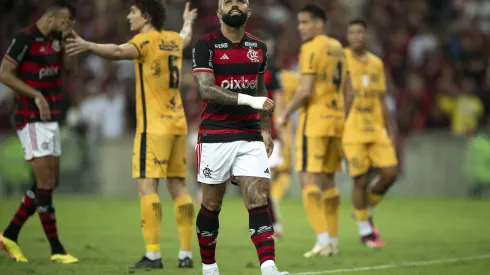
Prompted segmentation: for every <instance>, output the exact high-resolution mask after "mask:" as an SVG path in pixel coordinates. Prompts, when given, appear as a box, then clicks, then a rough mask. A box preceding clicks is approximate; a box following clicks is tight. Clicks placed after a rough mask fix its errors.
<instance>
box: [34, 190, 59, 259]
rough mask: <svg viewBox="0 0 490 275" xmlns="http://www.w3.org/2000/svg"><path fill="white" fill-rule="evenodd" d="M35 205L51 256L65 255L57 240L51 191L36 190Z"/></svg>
mask: <svg viewBox="0 0 490 275" xmlns="http://www.w3.org/2000/svg"><path fill="white" fill-rule="evenodd" d="M36 205H37V213H38V215H39V219H40V220H41V224H42V226H43V230H44V233H45V234H46V237H47V238H48V241H49V245H50V246H51V254H53V255H54V254H66V251H65V249H64V248H63V245H61V242H60V240H59V238H58V229H57V228H56V215H55V210H54V207H53V190H50V189H40V188H37V190H36Z"/></svg>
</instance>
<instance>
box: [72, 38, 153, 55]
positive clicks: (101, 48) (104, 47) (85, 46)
mask: <svg viewBox="0 0 490 275" xmlns="http://www.w3.org/2000/svg"><path fill="white" fill-rule="evenodd" d="M133 40H134V39H133ZM133 40H132V41H133ZM143 46H144V45H137V44H135V43H134V42H133V43H131V42H129V43H125V44H121V45H116V44H97V43H93V42H90V41H85V40H83V39H82V38H81V37H80V36H76V37H75V38H68V39H67V45H66V53H67V54H68V55H69V56H75V55H78V54H81V53H83V52H87V51H89V52H92V53H94V54H96V55H98V56H100V57H102V58H105V59H110V60H134V59H138V58H139V57H140V55H141V54H140V51H141V50H140V49H139V48H138V47H143Z"/></svg>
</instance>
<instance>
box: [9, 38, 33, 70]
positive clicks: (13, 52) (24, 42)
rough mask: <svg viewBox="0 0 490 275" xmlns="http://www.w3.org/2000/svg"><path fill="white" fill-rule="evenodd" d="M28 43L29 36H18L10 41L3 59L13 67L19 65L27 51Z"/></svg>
mask: <svg viewBox="0 0 490 275" xmlns="http://www.w3.org/2000/svg"><path fill="white" fill-rule="evenodd" d="M29 42H30V41H29V36H28V35H27V34H24V33H20V34H18V35H17V36H16V37H15V38H14V39H12V42H11V43H10V46H9V48H8V49H7V52H6V53H5V57H4V58H5V59H6V60H8V61H10V62H11V63H13V64H15V65H18V64H20V63H21V62H22V61H24V58H25V56H26V53H27V51H28V50H29Z"/></svg>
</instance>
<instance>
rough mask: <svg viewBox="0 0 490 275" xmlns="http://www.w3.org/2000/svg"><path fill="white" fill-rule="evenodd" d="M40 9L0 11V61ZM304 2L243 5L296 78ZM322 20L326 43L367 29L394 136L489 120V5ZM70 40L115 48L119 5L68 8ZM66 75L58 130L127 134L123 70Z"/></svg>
mask: <svg viewBox="0 0 490 275" xmlns="http://www.w3.org/2000/svg"><path fill="white" fill-rule="evenodd" d="M47 2H49V1H42V0H15V1H4V2H3V3H4V4H2V5H4V6H3V7H2V9H1V10H2V13H3V14H1V16H0V18H2V19H1V24H0V30H1V33H2V35H1V36H0V52H2V54H3V53H4V52H5V51H6V49H7V48H8V46H9V44H10V41H11V39H12V37H13V35H14V34H15V33H16V32H17V31H19V30H20V29H21V28H22V27H23V26H26V25H28V24H30V23H32V22H34V21H35V19H36V18H37V17H39V15H40V13H39V11H42V10H43V7H44V6H45V5H47V4H48V3H47ZM166 2H167V9H168V10H169V11H168V12H167V16H168V18H167V20H166V28H168V29H172V30H178V29H179V28H180V26H181V24H182V18H181V14H182V9H183V2H184V1H181V0H167V1H166ZM306 2H310V1H306V0H301V1H299V0H296V1H293V0H261V1H252V10H253V11H254V14H253V16H252V18H251V20H250V21H249V24H248V26H247V28H248V30H249V31H251V32H254V31H257V30H261V31H266V32H268V33H272V34H277V39H278V40H279V49H278V50H279V52H278V54H277V56H276V60H275V61H276V62H277V63H278V64H279V65H280V66H282V67H287V68H293V69H294V68H296V66H297V52H298V49H299V47H300V39H298V38H297V37H298V34H297V31H296V22H295V21H296V20H294V18H295V13H294V11H296V10H297V9H298V8H299V7H300V6H301V5H303V4H305V3H306ZM316 2H320V3H321V4H322V5H323V6H324V7H325V8H326V10H327V14H328V29H329V35H330V36H332V37H334V38H337V39H339V40H340V41H342V42H345V27H346V23H347V22H348V21H349V20H350V19H352V18H355V17H362V18H365V19H367V20H368V22H369V23H370V24H371V26H370V29H369V31H370V35H371V39H370V41H371V42H370V49H371V50H372V51H373V52H374V53H376V54H377V55H379V56H381V57H382V58H383V60H384V61H385V65H386V68H387V72H388V75H389V76H390V77H389V87H390V94H391V97H392V98H391V99H392V103H393V104H392V106H393V107H396V108H393V109H394V110H396V117H397V123H398V125H397V127H398V129H399V133H400V134H402V135H403V136H406V135H408V134H410V133H413V132H414V131H421V130H426V129H452V131H453V133H454V134H467V133H471V132H473V131H474V130H476V129H477V128H478V125H479V124H481V123H482V122H485V121H486V120H487V118H488V117H489V114H490V93H489V90H490V72H489V70H488V65H489V64H488V59H489V56H488V55H489V52H488V50H487V49H488V47H486V46H487V45H488V42H489V39H488V38H489V36H488V35H489V34H490V3H488V2H487V1H483V0H468V1H463V0H453V1H444V0H433V1H427V0H413V1H402V0H343V1H339V0H332V1H326V0H323V1H316ZM77 3H78V10H79V12H78V15H77V26H76V30H77V31H78V33H79V34H80V35H81V36H83V37H85V38H87V39H89V40H93V41H104V42H115V43H117V42H123V41H127V40H128V39H129V38H130V35H131V34H130V33H129V28H128V23H127V20H126V13H127V7H128V5H129V1H128V0H104V1H101V0H98V1H95V0H78V1H77ZM193 5H198V8H199V11H200V12H199V14H200V17H199V19H198V22H199V23H198V24H196V26H195V27H196V30H195V35H194V40H197V39H198V38H199V37H200V35H202V34H204V33H206V32H208V31H209V30H210V29H212V28H215V27H216V26H217V25H218V24H219V22H218V20H217V17H216V16H215V14H216V13H215V11H216V5H217V1H198V2H197V3H196V4H193ZM190 51H191V47H188V48H187V49H186V50H185V55H186V56H187V59H186V61H185V63H184V71H185V75H184V77H183V85H182V87H183V88H182V94H183V99H184V101H185V107H186V108H185V110H186V113H187V117H188V123H189V125H190V129H195V128H196V127H197V124H198V122H199V115H200V108H201V101H200V99H199V96H198V93H197V91H196V89H195V87H194V81H193V78H192V74H191V69H190V67H191V66H190V57H191V56H190ZM80 65H81V66H80V67H79V70H78V72H77V74H76V75H74V76H67V77H66V81H65V89H64V92H65V95H66V96H65V102H66V104H65V109H64V113H65V115H67V118H68V119H67V121H68V122H69V123H71V124H75V125H76V124H78V122H82V125H84V126H86V127H83V128H82V129H85V130H86V131H84V132H85V133H87V135H88V137H91V138H97V137H104V138H109V139H110V138H117V137H120V136H122V135H123V134H124V133H125V132H126V131H132V129H134V127H135V117H134V113H135V110H134V104H132V103H133V101H134V70H133V64H132V62H109V61H104V60H102V59H100V58H98V57H95V56H93V55H85V56H83V58H82V59H81V60H80ZM12 95H13V94H12V92H11V91H9V89H8V88H6V87H5V86H0V131H11V130H12V131H13V127H12V123H11V122H10V120H9V117H10V116H11V113H12V111H13V106H12Z"/></svg>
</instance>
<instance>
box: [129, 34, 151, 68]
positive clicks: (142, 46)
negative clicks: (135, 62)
mask: <svg viewBox="0 0 490 275" xmlns="http://www.w3.org/2000/svg"><path fill="white" fill-rule="evenodd" d="M128 43H129V44H133V45H134V46H135V47H136V49H137V50H138V53H139V60H140V61H143V60H145V58H146V56H147V55H148V51H149V49H150V40H149V39H148V37H146V36H145V35H144V34H138V35H135V36H134V37H133V39H131V40H129V42H128Z"/></svg>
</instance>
